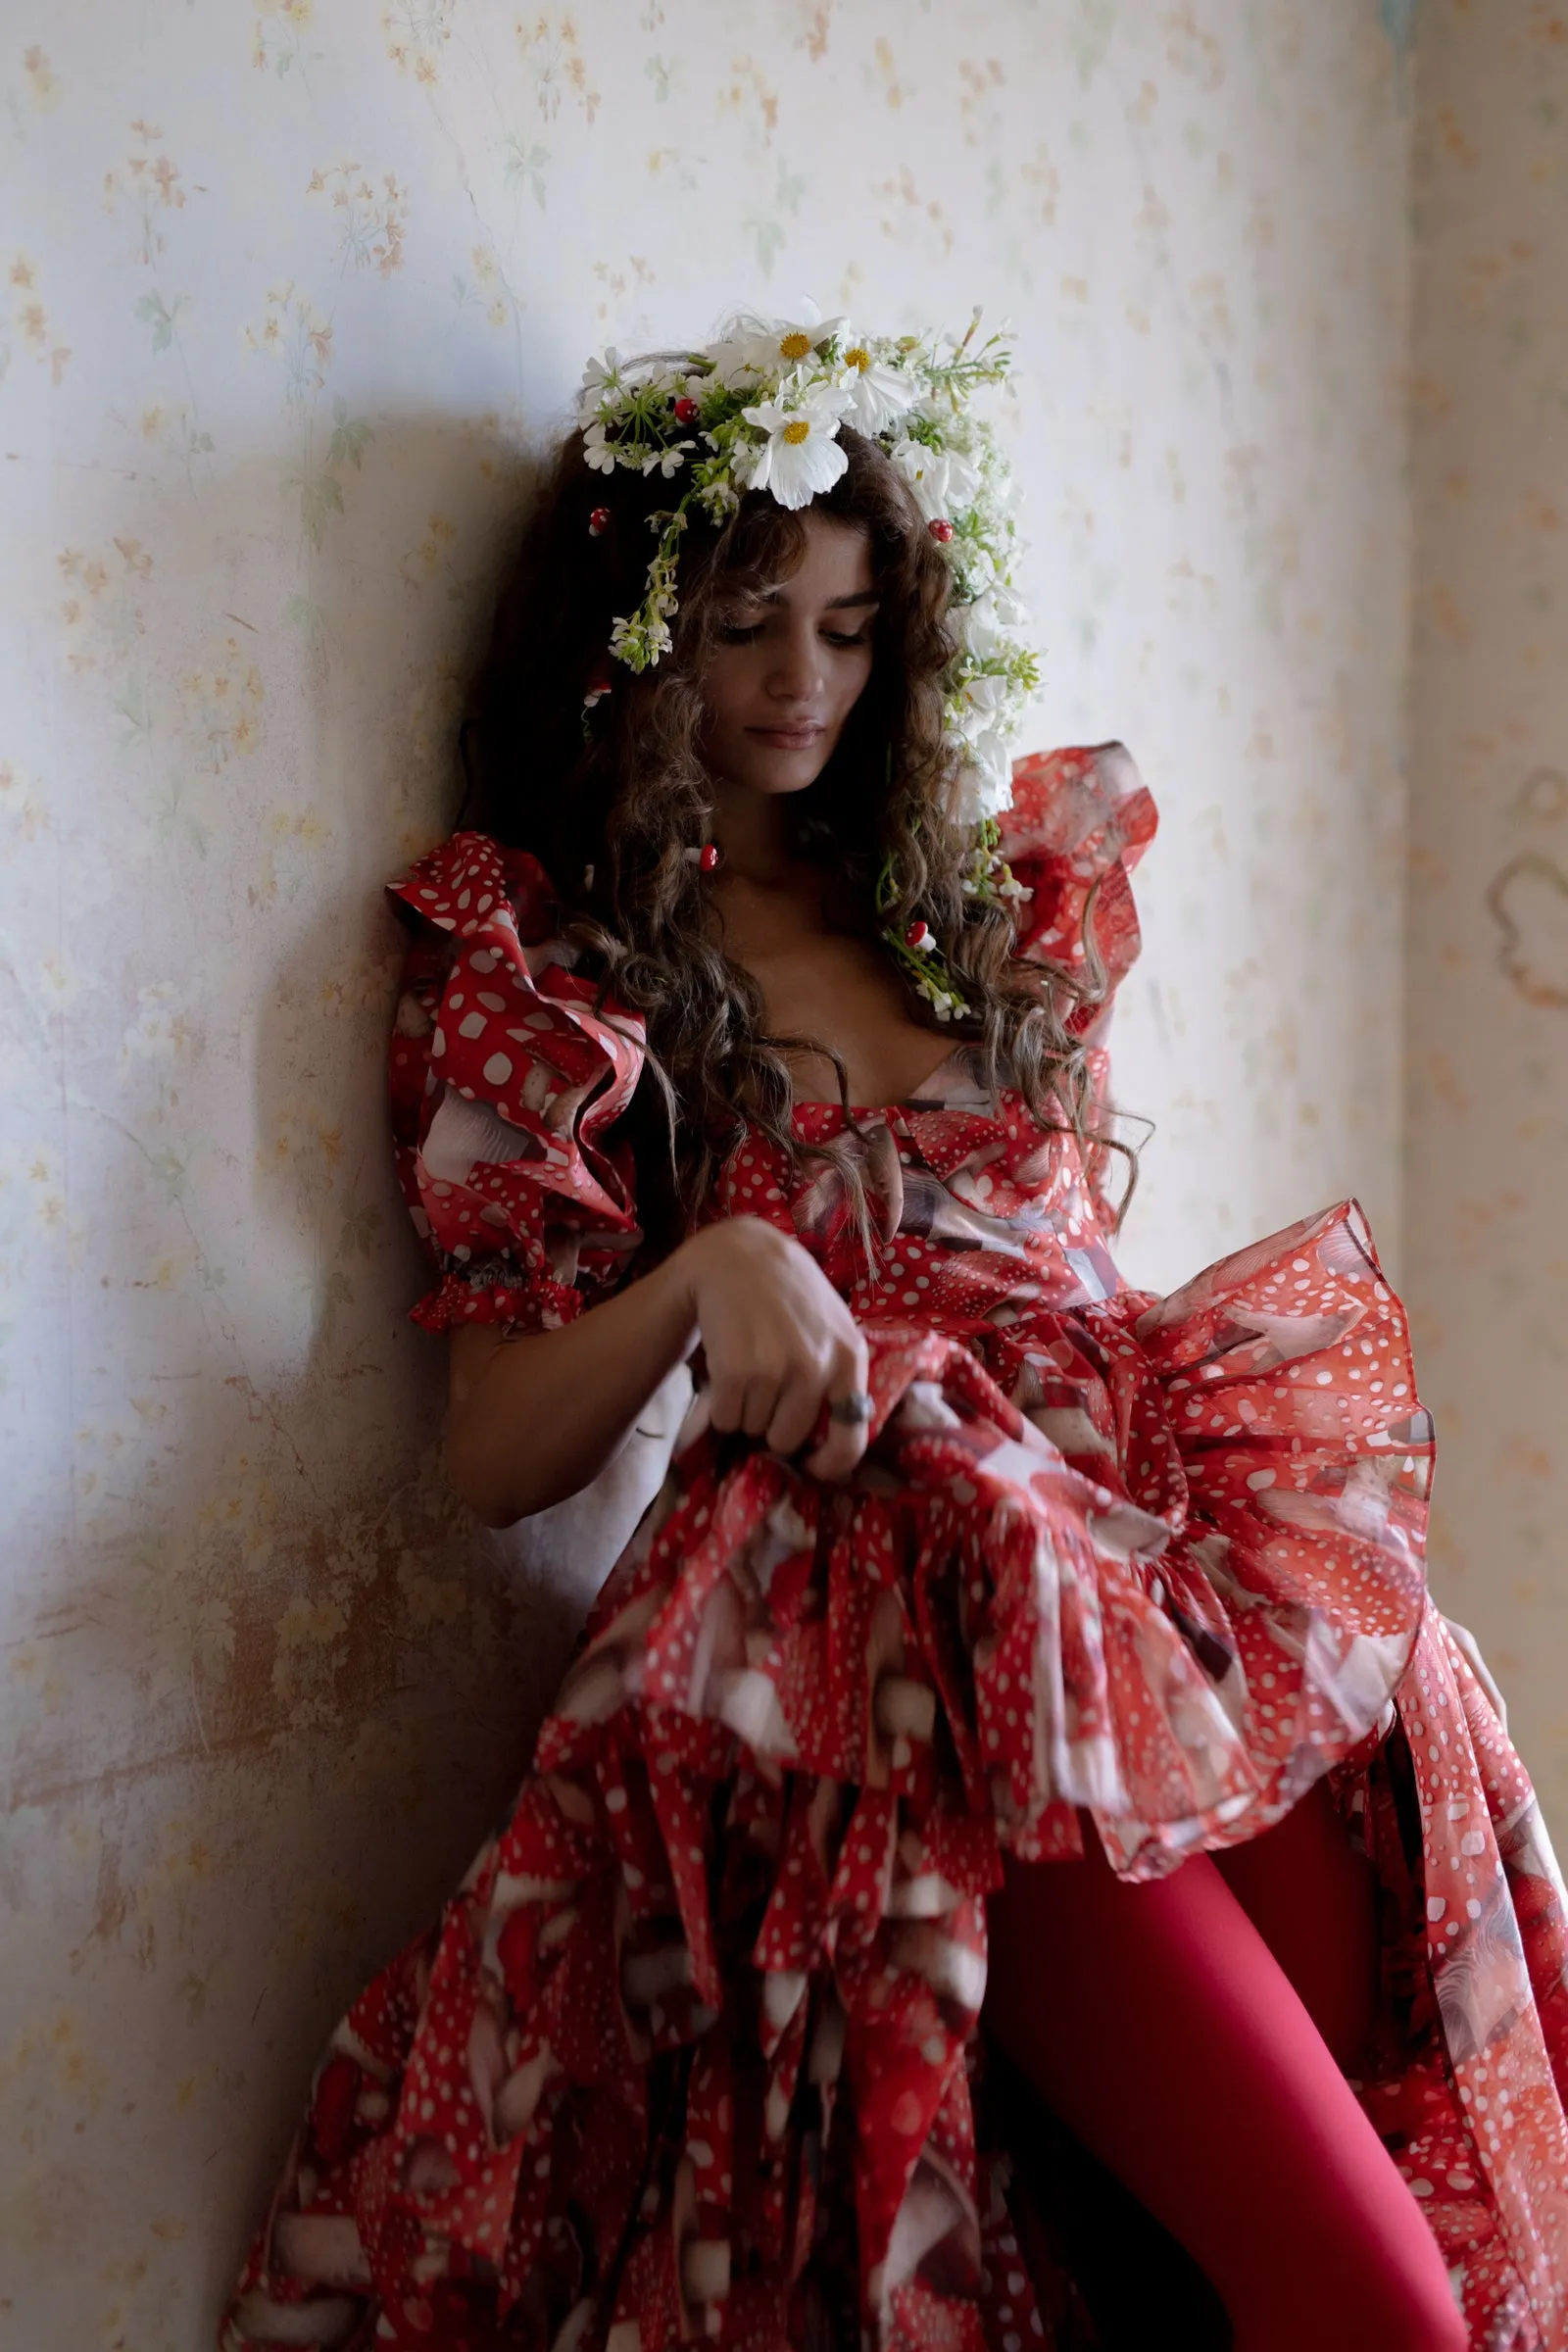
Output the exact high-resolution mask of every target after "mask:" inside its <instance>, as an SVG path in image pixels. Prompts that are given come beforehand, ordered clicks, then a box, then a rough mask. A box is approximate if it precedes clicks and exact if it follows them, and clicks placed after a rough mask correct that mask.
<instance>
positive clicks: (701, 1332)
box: [450, 1217, 866, 1528]
mask: <svg viewBox="0 0 1568 2352" xmlns="http://www.w3.org/2000/svg"><path fill="white" fill-rule="evenodd" d="M698 1338H700V1339H701V1340H702V1343H703V1348H704V1353H705V1355H706V1357H707V1364H708V1381H709V1395H710V1409H711V1418H712V1422H713V1426H714V1427H715V1428H716V1429H720V1430H736V1429H742V1430H745V1431H746V1432H747V1433H748V1434H749V1435H750V1436H753V1437H759V1438H765V1439H766V1442H767V1444H768V1445H769V1446H771V1447H772V1448H773V1449H774V1450H775V1451H776V1452H779V1453H793V1452H794V1451H795V1450H796V1449H797V1447H799V1446H803V1445H804V1444H805V1443H806V1440H807V1439H808V1438H809V1436H810V1434H811V1431H812V1429H813V1427H814V1426H815V1423H816V1420H817V1416H818V1414H819V1413H820V1411H821V1409H822V1406H823V1405H824V1403H826V1402H827V1401H828V1400H829V1399H831V1398H833V1397H847V1396H849V1395H850V1394H851V1393H852V1392H853V1391H858V1390H863V1389H864V1387H865V1383H866V1353H865V1342H864V1340H863V1339H862V1338H861V1336H860V1332H859V1329H858V1326H857V1324H856V1321H855V1318H854V1316H853V1315H852V1314H851V1313H850V1310H849V1308H848V1307H847V1306H846V1305H845V1303H844V1301H843V1299H841V1298H840V1297H839V1295H838V1293H837V1292H836V1291H835V1290H834V1289H833V1287H832V1285H831V1284H830V1283H829V1282H828V1281H827V1279H826V1277H825V1276H824V1275H823V1274H822V1272H821V1270H820V1268H819V1267H818V1266H817V1264H816V1262H815V1260H814V1259H813V1258H812V1257H810V1256H809V1254H808V1252H807V1251H806V1250H803V1249H802V1248H801V1245H800V1244H799V1242H797V1241H795V1240H793V1239H792V1238H791V1237H790V1236H789V1235H788V1234H784V1233H780V1232H779V1231H778V1230H777V1228H776V1227H774V1226H772V1225H768V1224H765V1223H763V1222H762V1220H761V1219H760V1218H758V1217H734V1218H729V1219H726V1220H725V1221H724V1222H723V1223H721V1224H717V1225H711V1226H708V1227H706V1228H705V1229H704V1230H703V1231H702V1232H701V1233H698V1234H694V1235H693V1236H692V1238H691V1239H690V1240H689V1241H687V1242H683V1243H682V1244H681V1246H680V1248H679V1249H678V1250H674V1251H673V1252H672V1253H671V1255H670V1256H669V1257H667V1258H666V1259H665V1260H664V1262H663V1263H662V1265H660V1266H657V1267H656V1268H655V1269H654V1271H653V1272H652V1273H650V1274H645V1275H644V1276H642V1278H641V1279H640V1280H639V1281H637V1282H634V1283H631V1284H629V1285H628V1287H627V1288H626V1289H625V1290H624V1291H621V1292H620V1293H618V1294H617V1296H616V1297H615V1298H613V1299H607V1301H606V1302H605V1304H604V1305H603V1306H596V1307H594V1308H592V1309H591V1310H590V1312H588V1313H587V1314H584V1315H579V1316H578V1317H577V1319H576V1320H575V1321H574V1322H571V1323H567V1324H565V1325H564V1326H563V1328H562V1329H561V1330H560V1331H542V1332H534V1333H530V1334H529V1335H528V1336H527V1337H526V1338H523V1339H507V1338H504V1337H503V1336H502V1334H501V1333H500V1332H499V1331H498V1330H497V1329H496V1328H495V1326H493V1325H482V1324H468V1325H466V1326H463V1327H460V1328H458V1329H456V1330H454V1332H453V1334H452V1354H451V1396H450V1401H451V1463H452V1476H453V1480H454V1483H455V1484H456V1486H457V1489H458V1492H459V1493H460V1494H461V1495H463V1497H464V1499H465V1501H466V1502H467V1503H468V1504H469V1506H470V1507H471V1508H472V1510H473V1511H474V1512H475V1513H476V1514H477V1515H478V1517H479V1518H480V1519H482V1520H483V1522H484V1524H485V1525H486V1526H487V1527H497V1528H500V1527H510V1526H512V1524H513V1523H514V1521H515V1520H518V1519H525V1518H528V1517H529V1516H531V1514H532V1513H533V1512H535V1511H542V1510H544V1509H546V1508H547V1507H548V1505H550V1504H551V1503H554V1502H562V1501H564V1499H565V1497H566V1496H567V1495H575V1494H577V1493H578V1492H579V1491H580V1489H582V1488H583V1487H585V1486H587V1485H588V1484H589V1482H590V1481H591V1480H592V1479H594V1478H596V1477H597V1476H598V1474H599V1472H600V1471H601V1470H602V1469H603V1468H604V1466H605V1464H606V1462H608V1461H609V1460H610V1458H611V1456H612V1455H613V1453H614V1452H615V1450H616V1448H617V1447H618V1446H619V1445H620V1443H621V1441H622V1439H623V1438H624V1437H625V1435H626V1432H627V1431H628V1430H629V1429H630V1427H631V1426H632V1423H633V1422H634V1421H635V1420H636V1418H637V1415H638V1414H639V1412H641V1410H642V1408H643V1406H644V1405H645V1404H646V1403H647V1401H648V1399H649V1397H651V1396H652V1395H653V1393H654V1391H655V1390H656V1389H657V1388H658V1386H659V1384H660V1382H661V1381H662V1379H663V1378H664V1375H665V1374H666V1373H667V1372H668V1371H669V1369H670V1366H671V1365H672V1364H675V1363H678V1362H679V1360H680V1358H681V1357H682V1356H683V1355H685V1354H686V1353H687V1352H688V1350H689V1349H690V1348H691V1346H692V1343H693V1341H694V1339H698ZM864 1446H865V1429H864V1425H863V1424H853V1423H847V1422H842V1421H834V1422H831V1423H830V1424H829V1427H828V1433H827V1436H826V1438H825V1439H824V1440H823V1442H822V1444H821V1445H820V1446H818V1447H817V1449H816V1451H815V1452H814V1453H813V1454H812V1455H811V1457H810V1460H809V1463H808V1465H807V1466H808V1468H809V1469H810V1470H811V1471H812V1472H813V1473H814V1474H815V1475H816V1476H817V1477H819V1478H843V1477H845V1476H846V1475H847V1474H848V1473H849V1472H850V1471H851V1470H853V1469H854V1467H855V1465H856V1463H857V1462H858V1459H859V1457H860V1454H861V1453H862V1452H863V1450H864Z"/></svg>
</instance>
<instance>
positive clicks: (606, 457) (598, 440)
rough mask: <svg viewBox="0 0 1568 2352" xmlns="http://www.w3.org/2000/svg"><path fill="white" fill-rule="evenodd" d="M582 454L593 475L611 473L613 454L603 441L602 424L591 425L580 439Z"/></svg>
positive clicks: (603, 429) (613, 464) (606, 442)
mask: <svg viewBox="0 0 1568 2352" xmlns="http://www.w3.org/2000/svg"><path fill="white" fill-rule="evenodd" d="M582 454H583V456H584V458H585V459H586V460H587V462H588V464H589V466H591V467H592V468H593V470H594V472H595V473H613V472H614V470H615V453H614V451H613V449H612V448H611V446H610V444H609V442H608V441H607V440H606V439H605V428H604V426H603V425H602V424H591V425H589V426H588V428H587V430H586V432H585V433H584V434H583V437H582Z"/></svg>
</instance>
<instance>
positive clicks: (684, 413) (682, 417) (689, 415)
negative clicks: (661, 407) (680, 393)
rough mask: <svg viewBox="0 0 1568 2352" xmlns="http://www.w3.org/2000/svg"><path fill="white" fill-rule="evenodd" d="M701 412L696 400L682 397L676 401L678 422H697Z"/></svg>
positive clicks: (676, 419) (676, 418)
mask: <svg viewBox="0 0 1568 2352" xmlns="http://www.w3.org/2000/svg"><path fill="white" fill-rule="evenodd" d="M699 414H700V411H699V410H698V406H697V403H696V401H695V400H690V399H685V398H682V399H680V400H677V401H676V403H675V422H676V423H677V424H695V423H696V422H697V418H698V416H699Z"/></svg>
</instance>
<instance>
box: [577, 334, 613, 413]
mask: <svg viewBox="0 0 1568 2352" xmlns="http://www.w3.org/2000/svg"><path fill="white" fill-rule="evenodd" d="M619 390H620V354H619V352H618V351H616V350H615V349H614V347H613V345H612V347H611V349H610V350H609V351H607V352H606V354H605V356H604V358H603V359H602V360H590V361H589V362H588V365H587V367H586V368H584V369H583V371H582V389H581V390H580V392H579V393H578V395H577V408H578V411H579V413H580V414H582V415H587V413H588V412H589V411H590V410H592V409H596V408H597V407H598V406H599V402H600V399H601V398H602V396H603V395H604V394H605V393H607V392H618V391H619Z"/></svg>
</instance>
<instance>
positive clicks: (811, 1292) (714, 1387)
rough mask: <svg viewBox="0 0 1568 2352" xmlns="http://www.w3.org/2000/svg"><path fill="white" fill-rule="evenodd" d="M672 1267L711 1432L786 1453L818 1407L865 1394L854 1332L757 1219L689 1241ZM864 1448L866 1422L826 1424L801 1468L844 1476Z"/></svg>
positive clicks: (843, 1311) (802, 1258)
mask: <svg viewBox="0 0 1568 2352" xmlns="http://www.w3.org/2000/svg"><path fill="white" fill-rule="evenodd" d="M673 1264H674V1265H675V1266H679V1267H680V1269H681V1273H682V1279H683V1284H684V1288H685V1295H686V1297H687V1299H689V1301H690V1306H691V1314H692V1320H693V1322H694V1323H695V1324H696V1326H697V1329H698V1333H699V1335H700V1336H701V1339H702V1343H703V1352H704V1355H705V1357H706V1359H707V1363H708V1385H709V1413H710V1418H711V1422H712V1425H713V1427H714V1428H715V1429H717V1430H744V1431H745V1432H746V1434H747V1436H748V1437H753V1438H761V1439H763V1440H764V1441H765V1443H766V1444H767V1445H768V1446H769V1447H770V1448H771V1449H772V1451H773V1452H774V1453H784V1454H790V1453H794V1452H795V1451H796V1449H797V1448H798V1447H799V1446H804V1445H805V1443H806V1441H807V1439H808V1438H809V1436H810V1434H811V1432H812V1430H813V1429H814V1428H815V1426H816V1423H817V1419H818V1417H819V1415H820V1414H821V1412H822V1410H823V1408H824V1406H826V1405H829V1404H832V1403H834V1402H835V1401H837V1400H839V1399H842V1398H844V1397H855V1396H863V1395H864V1394H865V1391H866V1383H867V1378H868V1367H867V1357H866V1348H865V1341H864V1338H863V1337H862V1335H861V1332H860V1329H859V1326H858V1323H857V1322H856V1320H855V1317H854V1316H853V1315H852V1314H851V1312H850V1310H849V1308H848V1307H847V1306H846V1305H845V1303H844V1301H843V1299H841V1298H840V1297H839V1295H838V1293H837V1291H835V1290H834V1288H833V1286H832V1284H831V1283H830V1282H829V1281H828V1279H827V1277H826V1275H825V1274H823V1272H822V1271H821V1268H820V1267H819V1266H818V1265H817V1263H816V1261H815V1259H814V1258H812V1257H811V1256H810V1255H809V1252H808V1251H807V1250H803V1249H802V1247H801V1245H800V1243H799V1242H798V1241H796V1240H795V1238H794V1237H793V1235H790V1234H786V1233H781V1232H779V1230H778V1228H777V1227H776V1226H773V1225H768V1224H765V1223H764V1222H763V1220H762V1219H761V1218H760V1217H729V1218H725V1219H724V1220H723V1221H722V1222H721V1223H719V1224H716V1225H709V1226H705V1227H704V1229H703V1230H702V1232H700V1233H697V1234H694V1235H693V1236H692V1238H691V1240H690V1241H688V1242H686V1243H684V1244H683V1245H682V1247H681V1249H680V1250H678V1251H677V1252H676V1256H675V1259H674V1261H673ZM865 1440H866V1424H865V1422H863V1421H840V1420H830V1421H829V1423H828V1429H827V1436H826V1437H825V1438H824V1439H823V1441H822V1443H821V1445H820V1446H817V1447H816V1449H815V1450H814V1452H812V1453H811V1454H810V1455H809V1457H808V1460H807V1463H806V1467H807V1469H808V1470H809V1471H810V1472H811V1474H812V1476H813V1477H815V1478H846V1477H848V1475H849V1473H850V1472H851V1471H852V1470H853V1469H854V1468H855V1466H856V1464H857V1462H858V1460H859V1459H860V1456H861V1455H862V1454H863V1453H864V1451H865Z"/></svg>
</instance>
